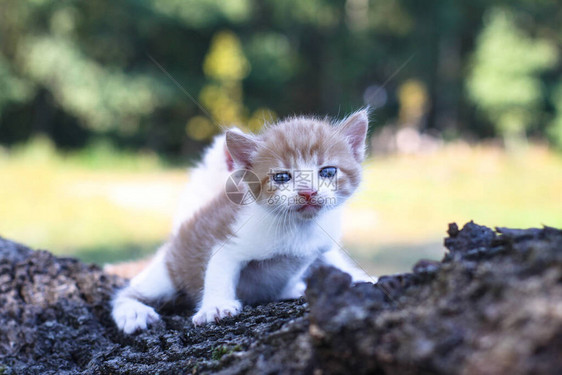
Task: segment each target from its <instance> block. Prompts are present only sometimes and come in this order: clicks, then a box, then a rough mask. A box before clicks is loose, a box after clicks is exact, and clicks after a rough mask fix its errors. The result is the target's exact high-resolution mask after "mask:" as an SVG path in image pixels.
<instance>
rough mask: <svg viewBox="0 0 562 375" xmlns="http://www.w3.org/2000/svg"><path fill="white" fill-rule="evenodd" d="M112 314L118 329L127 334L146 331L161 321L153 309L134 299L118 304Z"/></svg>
mask: <svg viewBox="0 0 562 375" xmlns="http://www.w3.org/2000/svg"><path fill="white" fill-rule="evenodd" d="M111 314H112V316H113V320H114V321H115V324H116V325H117V327H118V328H119V329H120V330H122V331H123V332H125V333H126V334H131V333H133V332H135V331H137V330H143V329H146V328H147V326H148V325H149V324H151V323H154V322H156V321H157V320H158V319H160V317H159V316H158V314H157V313H156V311H154V309H153V308H152V307H150V306H147V305H145V304H144V303H142V302H139V301H137V300H133V299H126V300H124V301H121V302H119V303H117V304H116V305H115V306H114V307H113V311H112V313H111Z"/></svg>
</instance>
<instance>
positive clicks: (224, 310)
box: [191, 300, 242, 326]
mask: <svg viewBox="0 0 562 375" xmlns="http://www.w3.org/2000/svg"><path fill="white" fill-rule="evenodd" d="M240 310H242V304H241V303H240V302H239V301H236V300H231V301H221V302H218V303H209V304H205V305H203V306H202V307H201V308H200V309H199V311H197V313H196V314H195V315H193V318H191V321H192V322H193V324H195V325H196V326H200V325H203V324H205V323H210V322H217V323H218V322H219V320H221V319H222V318H226V317H227V316H235V315H238V313H239V312H240Z"/></svg>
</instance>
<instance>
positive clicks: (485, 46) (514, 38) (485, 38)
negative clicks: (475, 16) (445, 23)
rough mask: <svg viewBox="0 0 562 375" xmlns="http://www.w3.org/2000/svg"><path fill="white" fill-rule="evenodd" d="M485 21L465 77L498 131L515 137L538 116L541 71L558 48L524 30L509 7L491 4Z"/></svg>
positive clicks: (541, 96)
mask: <svg viewBox="0 0 562 375" xmlns="http://www.w3.org/2000/svg"><path fill="white" fill-rule="evenodd" d="M486 21H487V22H486V24H485V27H484V29H483V30H482V33H481V34H480V36H479V38H478V40H477V45H476V51H475V54H474V63H473V69H472V72H471V75H470V76H469V79H468V88H469V92H470V96H471V97H472V99H473V101H474V102H475V103H476V104H477V105H479V106H480V107H481V109H482V110H483V111H484V112H485V113H486V115H487V116H488V117H489V118H490V120H491V121H492V122H493V123H494V124H495V126H496V131H497V132H498V133H499V134H500V135H502V136H504V137H505V138H506V140H507V141H508V142H514V141H515V142H517V140H520V139H522V138H524V137H525V134H526V131H527V130H528V129H529V128H530V127H531V126H533V125H535V126H536V125H537V123H538V122H540V114H541V113H540V108H541V103H543V102H544V101H545V97H544V90H543V87H542V82H541V80H540V73H542V72H544V71H545V70H547V69H551V68H553V67H554V65H555V64H556V60H557V55H556V52H557V51H556V48H555V45H554V44H553V43H552V42H550V41H549V40H545V39H531V38H530V37H528V36H527V35H525V32H524V31H522V30H521V29H520V28H518V27H517V25H516V23H515V19H514V16H513V14H512V13H511V12H508V11H505V10H503V9H493V10H492V11H491V12H490V13H489V14H486Z"/></svg>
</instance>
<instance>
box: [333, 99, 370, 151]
mask: <svg viewBox="0 0 562 375" xmlns="http://www.w3.org/2000/svg"><path fill="white" fill-rule="evenodd" d="M339 127H340V129H339V132H340V134H343V136H344V137H346V138H347V140H348V142H349V144H350V145H351V151H352V152H353V156H354V157H355V160H357V161H358V162H362V161H363V159H364V158H365V139H366V137H367V129H368V128H369V111H368V110H367V109H363V110H361V111H357V112H355V113H353V114H352V115H351V116H349V117H348V118H346V119H345V120H343V121H342V122H341V124H340V126H339Z"/></svg>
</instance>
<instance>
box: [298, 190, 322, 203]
mask: <svg viewBox="0 0 562 375" xmlns="http://www.w3.org/2000/svg"><path fill="white" fill-rule="evenodd" d="M316 194H318V192H317V191H316V190H310V189H307V190H299V196H301V197H303V198H304V199H306V201H307V202H308V201H310V199H311V198H312V197H313V196H315V195H316Z"/></svg>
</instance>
